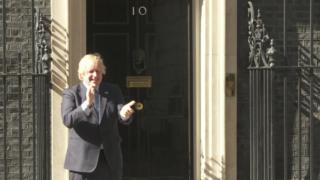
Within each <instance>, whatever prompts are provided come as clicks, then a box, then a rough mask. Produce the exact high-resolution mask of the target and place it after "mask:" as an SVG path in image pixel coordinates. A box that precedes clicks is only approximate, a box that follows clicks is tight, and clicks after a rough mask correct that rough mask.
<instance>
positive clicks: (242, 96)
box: [238, 0, 320, 180]
mask: <svg viewBox="0 0 320 180" xmlns="http://www.w3.org/2000/svg"><path fill="white" fill-rule="evenodd" d="M286 2H287V11H286V12H284V10H283V9H284V8H283V1H276V0H268V1H267V0H256V1H254V2H253V5H254V7H255V10H257V9H260V10H261V14H262V19H263V21H264V23H265V26H266V28H267V30H268V32H269V35H270V36H271V37H272V38H274V39H275V43H276V49H277V50H278V53H279V56H278V65H297V64H298V63H300V64H301V63H304V64H306V63H307V64H308V63H309V61H310V58H309V57H310V44H311V41H310V18H309V17H310V6H309V1H307V0H305V1H301V0H287V1H286ZM247 7H248V6H247V4H246V2H244V3H238V39H239V41H238V47H241V50H239V51H238V82H239V83H238V179H250V166H249V165H250V164H249V163H247V162H248V161H249V159H250V155H249V154H250V142H249V138H250V134H249V133H250V132H249V131H248V129H249V128H250V124H249V94H248V93H249V89H248V86H249V77H248V74H249V71H248V69H247V67H248V53H249V49H247V51H244V50H243V47H248V44H247V37H248V34H247V32H248V30H247V27H248V26H247V25H248V20H247ZM313 12H314V13H313V18H314V19H313V33H314V35H313V39H314V41H313V43H314V44H313V46H314V49H313V51H314V52H313V57H314V62H313V64H316V62H317V61H319V59H320V48H319V46H320V21H319V18H320V2H316V1H313ZM284 14H285V15H286V26H287V28H286V31H285V35H286V36H284V30H283V24H284V18H283V17H284ZM284 40H285V41H284ZM284 44H285V45H286V57H287V58H286V59H284V58H283V55H284ZM318 63H319V62H318ZM315 74H316V76H315V82H317V80H318V79H319V78H320V77H319V73H318V72H316V73H315ZM286 75H287V76H288V77H289V84H288V89H289V91H288V93H289V95H288V103H289V105H288V110H289V114H290V115H289V116H288V121H289V125H288V127H289V128H290V129H289V135H288V136H289V137H288V140H289V144H288V148H289V150H288V151H289V152H288V153H289V155H288V156H289V170H288V171H289V172H288V174H289V175H288V177H289V178H290V179H292V180H294V179H297V177H298V175H299V169H298V168H299V166H298V165H299V158H300V159H301V160H302V161H301V176H302V177H304V178H308V177H309V176H310V175H309V173H308V172H309V170H310V166H309V163H310V158H309V157H310V148H309V147H310V141H309V139H310V136H309V133H310V131H309V130H310V118H309V117H308V115H307V114H303V115H302V123H301V126H300V125H299V121H298V119H299V118H297V116H296V113H297V106H296V104H295V102H296V101H297V82H298V81H297V77H294V73H293V74H286ZM277 86H278V89H277V88H276V93H275V95H276V96H277V97H276V99H277V98H278V99H283V97H282V95H283V93H281V92H279V91H278V90H280V89H281V87H280V86H281V85H280V84H277ZM302 86H304V87H308V83H303V84H302ZM314 92H315V94H314V95H315V96H314V97H313V98H314V104H315V109H316V111H319V110H317V107H318V104H319V102H318V93H317V92H319V90H318V88H317V87H316V88H315V89H314ZM302 94H304V95H303V98H302V100H303V101H304V102H306V103H307V104H308V102H309V99H310V96H309V94H308V91H307V90H302ZM281 103H282V102H280V100H279V101H278V102H275V107H276V109H275V112H282V110H283V106H282V105H281ZM309 108H310V107H309ZM306 109H308V107H307V108H306ZM275 118H276V122H279V121H281V119H282V118H283V114H281V113H279V114H278V115H277V116H276V117H275ZM315 121H316V123H315V124H314V127H313V128H314V140H315V141H314V143H315V145H314V147H313V151H314V152H315V153H314V157H313V159H312V160H313V162H314V167H313V168H314V169H313V170H314V177H318V175H319V174H320V170H319V169H320V160H319V159H320V158H319V155H317V154H318V152H319V150H320V141H318V140H317V137H318V136H319V132H318V131H319V130H318V129H319V127H318V126H319V125H318V119H315ZM278 125H279V126H278V127H275V128H276V129H277V130H280V131H281V128H282V126H280V124H278ZM299 127H301V129H300V130H301V132H302V136H301V140H302V141H301V146H300V147H301V149H302V150H301V152H302V153H301V154H299V153H297V152H298V150H299V149H298V148H299V145H298V141H299V134H298V132H299ZM275 135H276V136H278V137H275V139H277V138H278V139H279V138H282V135H281V134H280V133H278V134H277V133H275ZM280 136H281V137H280ZM279 152H280V150H279ZM276 153H277V151H276ZM281 153H282V152H281ZM282 154H283V153H282ZM299 156H301V157H299ZM276 161H278V162H275V163H278V164H281V163H282V164H283V161H284V159H283V156H282V155H277V156H276ZM277 167H279V168H283V165H279V166H277ZM281 173H282V174H281ZM276 175H278V176H281V177H282V176H283V172H279V174H276ZM277 178H279V177H277ZM280 179H281V178H280Z"/></svg>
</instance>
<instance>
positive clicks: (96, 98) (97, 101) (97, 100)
mask: <svg viewBox="0 0 320 180" xmlns="http://www.w3.org/2000/svg"><path fill="white" fill-rule="evenodd" d="M99 96H100V95H99V92H98V91H95V93H94V110H95V112H96V114H97V117H98V120H99V123H100V118H99V111H100V98H99Z"/></svg>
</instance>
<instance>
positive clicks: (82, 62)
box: [78, 53, 106, 80]
mask: <svg viewBox="0 0 320 180" xmlns="http://www.w3.org/2000/svg"><path fill="white" fill-rule="evenodd" d="M90 61H96V62H98V64H99V66H100V68H101V72H102V74H103V75H104V74H106V66H105V65H104V63H103V59H102V57H101V56H100V54H97V53H95V54H86V55H84V56H83V57H82V58H81V60H80V61H79V67H78V77H79V79H80V80H82V75H83V74H84V73H85V70H86V66H87V65H88V63H89V62H90Z"/></svg>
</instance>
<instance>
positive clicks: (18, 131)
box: [0, 0, 50, 180]
mask: <svg viewBox="0 0 320 180" xmlns="http://www.w3.org/2000/svg"><path fill="white" fill-rule="evenodd" d="M3 2H5V9H4V7H3ZM34 4H35V6H34V8H39V9H40V10H41V12H42V13H44V14H46V15H47V16H50V0H35V3H34ZM32 9H33V8H32V4H31V0H10V1H9V0H1V1H0V35H1V37H0V74H1V76H0V114H1V115H0V179H8V180H17V179H23V180H28V179H33V176H34V175H33V174H34V170H35V169H36V168H37V167H35V166H34V162H35V161H34V160H35V159H36V158H37V157H38V156H37V155H38V154H37V153H38V152H36V151H35V147H36V146H37V144H38V142H37V141H36V140H34V139H35V133H34V132H35V130H36V129H37V124H36V123H34V118H33V117H34V116H33V115H34V114H33V112H34V109H33V95H32V92H33V91H34V88H37V87H34V86H33V83H32V78H31V76H5V75H4V74H19V73H20V72H21V73H32V72H33V65H32V64H33V50H32V41H33V40H32V33H33V32H32V16H31V13H32ZM3 12H5V14H6V18H5V19H6V20H5V23H6V25H5V27H6V28H5V31H4V25H3V24H4V23H3V19H2V18H3ZM4 32H5V35H6V37H5V41H4V39H3V35H4ZM4 44H5V45H4ZM4 46H5V52H4V51H3V47H4ZM4 53H5V58H4ZM5 66H6V70H5ZM4 93H6V94H4ZM5 165H6V169H5ZM36 173H37V172H36ZM36 179H39V177H37V178H36Z"/></svg>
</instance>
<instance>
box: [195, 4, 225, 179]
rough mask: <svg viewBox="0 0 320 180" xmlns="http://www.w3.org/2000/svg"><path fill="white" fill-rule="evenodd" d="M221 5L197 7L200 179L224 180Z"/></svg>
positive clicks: (223, 86) (223, 39)
mask: <svg viewBox="0 0 320 180" xmlns="http://www.w3.org/2000/svg"><path fill="white" fill-rule="evenodd" d="M225 3H226V1H225V0H203V1H202V4H201V30H200V32H201V38H200V49H201V52H200V62H201V64H200V79H199V80H200V87H201V88H200V129H201V179H225V171H226V170H225V168H226V166H225V164H226V162H225V159H226V157H225V156H226V154H225V147H226V137H225V61H226V48H225V47H226V28H225V27H226V11H225V10H226V7H225Z"/></svg>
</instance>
